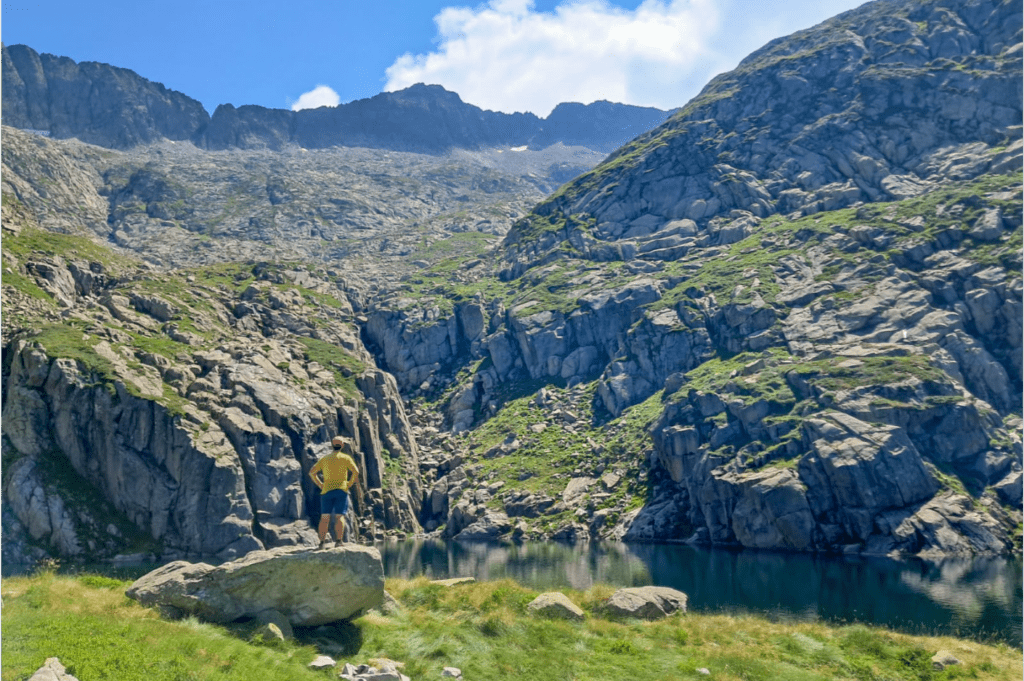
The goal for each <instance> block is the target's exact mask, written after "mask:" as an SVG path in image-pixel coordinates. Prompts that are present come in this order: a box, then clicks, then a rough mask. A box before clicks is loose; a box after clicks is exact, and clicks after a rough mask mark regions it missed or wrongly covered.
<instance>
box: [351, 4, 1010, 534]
mask: <svg viewBox="0 0 1024 681" xmlns="http://www.w3.org/2000/svg"><path fill="white" fill-rule="evenodd" d="M1020 10H1021V7H1020V3H1019V2H1016V3H1015V2H973V1H972V2H879V3H869V4H868V5H865V6H864V7H862V8H860V9H858V10H856V11H853V12H848V13H846V14H844V15H841V16H840V17H837V18H835V19H833V20H831V21H828V22H825V23H824V24H822V25H820V26H817V27H814V28H813V29H809V30H807V31H803V32H800V33H797V34H795V35H794V36H790V37H788V38H786V39H783V40H779V41H775V42H774V43H772V44H769V45H768V46H766V47H765V48H763V49H762V50H759V51H758V52H756V53H754V54H753V55H751V56H750V57H749V58H748V59H746V60H745V61H744V62H743V63H742V64H741V65H740V67H739V68H738V69H737V70H736V71H734V72H731V73H728V74H724V75H722V76H720V77H718V78H716V79H715V80H714V81H712V83H710V84H709V85H708V87H707V88H706V89H705V90H704V92H703V93H702V94H701V95H700V96H699V97H698V98H696V99H695V100H694V101H693V102H691V103H690V104H688V105H687V106H686V107H684V109H683V110H682V111H681V112H680V113H679V114H677V115H675V116H673V117H672V118H671V119H670V120H669V121H667V122H666V123H665V124H664V125H662V126H661V127H659V128H657V129H655V130H653V131H651V132H650V133H647V134H646V135H643V136H641V137H640V138H638V139H637V140H635V141H634V142H632V143H630V144H629V145H627V146H625V147H623V148H622V149H620V150H619V151H617V152H616V153H614V154H612V155H611V156H610V157H609V158H608V159H607V160H606V161H605V162H604V163H602V164H601V165H600V166H598V167H597V168H595V169H594V170H593V171H590V172H589V173H586V174H584V175H583V176H582V177H580V178H579V179H577V180H575V181H573V182H571V183H569V184H567V185H566V186H564V187H563V188H562V189H561V190H560V191H559V192H557V193H556V194H555V195H554V196H552V197H551V198H549V199H548V200H546V201H544V202H542V203H541V204H540V205H538V206H537V208H535V209H534V211H533V213H532V214H531V215H529V216H527V217H526V218H524V219H522V220H520V221H518V222H517V223H516V224H515V225H514V226H513V228H512V230H511V231H510V232H509V234H508V236H507V237H506V239H505V241H504V243H503V247H502V249H501V255H502V258H503V265H502V269H501V272H500V277H499V281H484V282H480V283H479V284H478V285H477V286H476V287H475V288H473V287H466V286H446V285H445V284H444V282H441V281H435V282H433V285H432V287H431V286H425V287H424V286H421V287H418V288H417V287H408V288H409V291H410V293H411V292H419V293H421V294H422V293H427V294H432V295H434V296H436V297H435V298H434V300H435V303H436V304H437V305H439V306H441V305H443V303H444V302H445V301H454V305H453V307H452V309H453V312H454V316H453V317H450V318H449V319H447V320H445V319H440V320H438V322H436V323H435V324H434V325H430V324H424V321H423V320H422V319H421V317H420V316H419V313H418V310H419V309H420V307H421V306H422V302H420V301H414V300H413V298H412V296H410V295H406V296H405V297H404V298H403V297H400V296H399V294H397V293H396V294H395V296H396V298H397V300H396V301H395V302H393V303H391V304H390V305H388V304H386V303H385V304H383V305H382V307H390V308H391V309H388V310H386V311H385V310H382V311H380V312H378V313H377V314H376V315H375V316H371V318H370V322H369V324H368V326H367V332H368V336H369V338H370V339H371V341H373V344H374V345H373V346H372V347H375V348H376V349H377V352H378V353H379V356H381V358H382V359H383V363H384V364H383V365H384V366H385V367H386V368H387V369H388V370H390V371H392V372H393V373H394V374H395V376H396V378H397V379H398V382H399V386H400V387H402V388H403V389H405V390H413V391H416V390H423V391H424V393H425V394H426V393H427V392H428V390H429V389H430V388H431V384H430V382H429V380H428V381H427V382H426V383H425V384H424V385H423V386H420V385H419V382H420V381H421V380H425V379H429V378H430V377H433V376H436V371H437V367H438V366H447V365H454V366H462V367H464V370H465V372H466V373H465V375H464V376H463V378H462V379H461V381H460V383H459V386H460V387H458V388H455V389H452V390H451V391H450V392H449V396H448V397H447V398H446V400H447V401H444V402H443V404H446V405H447V409H448V412H447V413H448V420H447V421H446V423H451V424H452V426H453V428H455V429H456V430H459V429H466V430H467V431H468V432H469V433H480V432H483V431H484V429H490V428H493V427H494V424H496V423H504V424H505V425H504V427H506V428H507V429H508V431H509V435H508V438H507V442H508V443H509V444H514V445H515V446H512V447H510V448H511V449H512V450H513V451H514V452H515V457H516V459H515V465H517V466H527V467H532V466H535V465H537V464H536V463H535V461H534V458H535V457H545V456H550V454H551V451H552V450H551V448H550V447H549V446H545V445H546V444H547V443H542V442H539V441H538V439H537V438H536V437H533V435H532V432H531V431H532V428H533V425H538V424H531V422H530V420H529V419H527V420H526V421H522V420H520V419H518V418H514V417H513V415H512V414H506V412H507V411H508V409H509V405H508V403H503V398H502V392H503V391H507V390H509V389H514V388H512V387H513V386H517V385H523V383H524V382H526V381H532V382H533V384H534V385H536V384H538V383H539V384H544V383H555V384H561V385H564V386H566V388H565V390H567V391H568V392H564V393H561V394H560V395H558V397H559V398H560V400H558V402H559V403H560V404H561V405H563V408H562V411H563V413H564V412H565V411H566V410H565V408H564V407H565V406H567V405H572V409H571V411H570V412H569V413H570V414H571V417H570V418H569V420H570V422H571V423H572V424H573V431H574V432H575V433H578V434H580V435H581V436H582V437H581V439H582V438H583V437H585V438H586V440H585V442H586V443H587V444H583V443H582V442H580V443H578V444H577V443H574V442H572V440H570V439H563V440H562V441H561V444H562V445H563V446H567V447H569V448H570V449H574V448H575V447H579V449H578V450H576V452H575V453H576V457H577V458H576V462H577V464H576V465H575V466H574V464H573V463H572V462H566V463H564V464H562V466H563V468H562V469H561V470H560V471H558V470H556V471H552V472H551V473H550V474H549V475H550V477H549V480H548V481H547V483H546V485H545V490H544V499H545V501H544V502H543V504H540V503H535V504H533V505H532V506H529V508H530V513H528V514H526V515H527V516H529V515H536V516H538V517H540V518H542V519H543V518H544V517H545V516H546V515H547V514H548V513H549V511H550V510H551V509H555V511H556V512H555V514H554V515H555V517H556V518H557V517H558V512H560V511H564V510H565V509H564V507H563V508H559V507H558V506H557V505H555V503H554V502H555V500H556V493H557V492H558V491H561V492H562V495H563V501H565V500H567V497H572V498H575V499H577V501H576V503H577V504H581V503H582V504H589V507H588V508H587V510H586V511H585V512H584V513H583V514H582V515H581V517H580V519H582V520H584V521H586V522H584V523H581V522H573V519H572V518H570V519H569V521H570V525H569V526H563V527H562V528H561V529H559V530H556V532H562V533H575V534H577V535H585V536H587V535H600V536H604V535H606V534H611V535H612V536H624V537H626V538H628V539H653V540H678V539H692V540H694V541H706V542H712V543H715V544H724V545H740V546H745V547H760V548H785V549H798V550H832V551H838V550H844V551H866V552H870V553H887V552H890V551H894V550H895V551H905V552H911V553H917V552H921V551H959V550H983V551H998V550H1005V549H1006V548H1007V547H1009V546H1010V545H1011V543H1012V542H1014V541H1016V542H1018V544H1019V534H1020V525H1019V523H1020V517H1021V516H1020V488H1021V473H1020V468H1021V444H1020V426H1021V421H1020V410H1021V192H1020V189H1021V182H1020V179H1021V176H1020V168H1021V126H1020V123H1021V20H1020V14H1021V12H1020ZM461 301H465V302H461ZM481 302H486V305H481ZM467 304H469V305H471V306H472V305H476V307H477V308H482V310H481V311H480V312H478V311H476V310H475V309H473V308H472V307H467ZM467 316H469V317H472V318H479V317H481V316H482V318H483V324H480V323H479V322H477V323H474V324H473V325H472V328H474V329H476V328H480V329H482V331H481V332H480V334H479V336H478V337H477V338H476V339H475V341H474V343H473V344H471V346H470V348H469V358H470V359H469V360H468V363H466V360H463V359H462V357H464V356H465V355H464V354H460V353H463V352H464V351H463V350H460V349H459V348H456V347H455V346H445V345H443V344H441V345H440V349H437V348H438V344H437V342H436V339H437V338H438V336H439V335H440V333H441V329H444V328H446V325H448V328H450V325H451V324H453V323H454V322H455V321H458V322H459V323H461V324H463V326H465V321H464V318H466V317H467ZM417 386H419V387H417ZM537 399H538V404H542V405H549V404H550V403H549V402H547V401H546V400H542V399H541V398H540V397H538V398H537ZM584 401H585V402H588V404H586V406H583V405H582V404H581V402H584ZM492 414H493V416H491V415H492ZM581 414H583V415H584V418H583V419H581V418H579V417H580V415H581ZM488 417H490V418H488ZM532 418H534V419H537V420H540V415H538V414H535V415H533V417H532ZM630 418H632V419H634V420H640V421H646V423H647V424H649V428H650V430H649V432H650V435H651V442H650V445H649V449H647V450H646V451H640V452H636V451H633V452H629V453H628V454H623V453H622V452H621V450H620V451H619V452H617V453H613V452H610V451H609V448H608V447H607V443H608V441H609V435H610V434H611V432H612V431H610V430H609V429H608V426H606V425H604V424H605V421H606V420H607V419H615V420H614V421H611V422H610V423H619V424H621V423H622V422H623V421H622V419H627V420H628V419H630ZM547 420H548V422H549V425H550V421H551V420H552V419H550V418H549V419H547ZM553 420H554V421H555V422H558V420H559V419H557V418H556V419H553ZM580 422H583V424H584V426H583V427H582V428H581V427H580V425H579V423H580ZM539 425H544V424H539ZM559 425H562V424H559ZM542 432H546V431H542ZM469 437H470V438H472V437H473V435H470V436H469ZM531 440H533V442H531ZM637 442H639V444H640V446H641V447H643V440H642V438H641V439H640V440H632V441H631V443H630V444H631V445H633V446H636V443H637ZM569 443H571V444H569ZM591 443H593V446H590V444H591ZM487 445H488V446H498V445H496V444H493V441H488V443H487ZM580 445H582V446H580ZM479 449H483V448H482V447H481V448H479ZM508 449H509V447H506V450H501V449H500V447H499V450H498V454H497V455H495V454H494V453H493V452H492V450H490V449H487V450H486V451H484V452H479V451H478V452H477V454H476V455H475V456H474V455H473V454H472V451H473V448H472V446H470V448H469V451H470V453H469V454H468V457H467V460H468V461H470V462H471V464H472V465H478V466H482V467H483V468H482V469H483V470H485V471H489V472H491V473H494V472H495V471H497V474H498V475H499V476H501V475H506V476H508V475H514V473H513V472H512V471H508V470H502V464H501V463H499V462H498V461H495V462H491V461H488V459H489V458H491V457H492V456H498V457H499V460H500V461H507V460H508V458H509V454H510V452H509V451H507V450H508ZM488 452H491V453H490V455H488ZM481 454H483V456H481ZM609 454H613V455H612V456H611V457H609ZM645 458H646V459H647V460H645ZM648 462H649V463H648ZM609 467H612V468H615V471H614V472H615V475H616V476H617V477H618V478H619V479H621V478H622V477H623V476H624V478H625V479H643V475H644V473H645V472H649V475H650V477H649V479H648V480H647V481H646V484H647V490H646V493H645V494H646V496H645V498H644V506H643V507H642V508H640V509H637V508H635V507H633V505H634V504H635V503H636V502H635V501H634V500H632V499H635V497H631V498H624V497H621V496H618V497H617V495H616V494H614V493H609V492H611V489H602V485H600V484H598V482H597V481H598V478H599V477H600V476H601V475H602V473H603V472H604V471H606V470H607V469H608V468H609ZM541 468H548V469H550V465H547V466H545V465H543V464H541ZM560 476H564V477H560ZM506 482H508V483H509V484H511V480H509V479H506ZM444 484H445V478H440V479H439V480H438V482H437V483H435V485H436V486H437V487H438V488H440V489H443V488H444ZM562 487H564V490H563V489H562ZM488 489H489V488H488ZM485 496H486V495H485ZM463 498H466V497H465V496H464V497H463ZM460 503H462V502H460ZM502 503H503V505H504V510H505V512H506V513H508V514H509V515H510V516H516V515H524V514H523V513H522V512H521V509H522V506H521V505H520V504H518V502H517V501H516V499H514V498H512V499H511V500H510V498H509V497H506V498H505V499H504V500H503V502H502ZM449 504H450V502H449ZM544 504H546V506H545V505H544ZM494 506H496V505H495V504H493V502H491V501H486V502H484V503H480V501H479V497H476V498H475V499H474V497H472V495H470V496H469V501H468V504H467V506H466V508H464V509H463V510H462V515H465V516H467V517H468V518H469V519H470V520H472V519H473V518H477V517H479V518H485V517H487V515H488V514H489V513H491V512H492V510H495V509H494V508H493V507H494ZM441 507H442V508H443V504H441ZM440 520H443V518H441V519H440ZM452 520H453V517H452V516H450V517H449V518H448V519H447V526H448V527H449V528H451V525H452ZM560 520H561V521H563V522H564V521H565V520H566V519H565V516H564V515H563V516H561V519H560ZM609 520H610V521H612V522H610V523H609ZM1014 536H1016V537H1018V539H1014V538H1013V537H1014Z"/></svg>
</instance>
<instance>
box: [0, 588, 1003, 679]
mask: <svg viewBox="0 0 1024 681" xmlns="http://www.w3.org/2000/svg"><path fill="white" fill-rule="evenodd" d="M128 584H129V582H125V581H120V580H116V579H111V578H108V577H102V576H97V575H77V576H64V575H55V574H53V573H46V572H44V573H40V574H37V575H34V576H31V577H12V578H8V579H5V580H3V584H2V595H3V621H2V624H3V632H2V633H3V681H15V680H20V679H26V678H28V677H29V676H31V674H32V673H33V672H34V671H35V670H36V669H37V668H38V667H39V666H40V665H41V664H42V663H43V661H44V660H45V659H46V658H47V657H51V656H56V657H59V658H60V659H61V662H62V663H63V664H64V665H65V666H67V667H68V668H69V671H71V673H73V674H75V675H76V676H77V677H78V678H79V679H81V680H82V681H92V680H94V679H117V680H118V681H132V680H133V679H139V680H143V679H145V680H146V681H157V680H161V679H167V680H184V679H245V680H246V681H250V680H251V679H325V678H336V677H337V671H334V672H333V673H328V672H326V671H319V672H317V671H312V670H310V669H308V668H307V666H306V665H307V664H308V663H309V662H310V661H312V659H313V658H314V657H315V656H316V655H317V654H319V653H326V654H329V655H331V656H332V657H334V658H335V659H336V660H338V662H339V665H340V664H341V663H343V662H353V663H356V664H358V663H361V662H371V663H372V660H373V659H375V658H382V657H383V658H390V659H393V660H398V661H401V662H404V663H405V668H404V670H403V671H404V673H405V674H407V675H408V676H410V677H412V679H413V680H414V681H416V680H418V679H433V678H440V673H441V669H442V667H445V666H455V667H459V668H461V669H462V672H463V676H464V678H465V679H466V680H467V681H480V680H483V679H518V678H531V679H560V680H561V679H595V680H596V679H616V678H643V679H686V678H712V679H864V680H870V679H908V680H909V679H912V680H914V681H918V680H925V679H936V680H938V679H954V678H970V679H1014V680H1017V679H1020V678H1021V676H1022V655H1021V651H1020V650H1017V649H1013V648H1010V647H1008V646H1005V645H1002V644H1000V645H986V644H982V643H978V642H974V641H966V640H962V639H955V638H948V637H926V636H909V635H904V634H897V633H892V632H889V631H886V630H883V629H875V628H869V627H865V626H860V625H855V626H846V627H834V626H828V625H825V624H820V623H796V624H786V623H774V622H769V621H767V620H765V619H762V618H757V617H736V616H726V615H698V614H685V615H677V616H674V617H670V618H668V619H666V620H663V621H660V622H653V623H648V622H640V621H621V622H618V621H610V620H607V619H605V618H603V617H601V616H600V615H599V606H600V603H601V602H602V601H603V599H605V598H607V596H609V595H610V594H611V592H612V589H611V588H610V587H606V586H599V587H594V588H592V589H590V590H588V591H586V592H574V591H566V592H565V593H566V594H567V595H568V596H569V597H570V598H571V599H572V600H573V601H574V602H576V603H577V604H578V605H580V606H581V607H582V608H583V609H584V610H585V611H586V612H587V615H588V616H587V619H586V621H585V622H583V623H570V622H565V621H560V620H548V619H542V618H539V617H535V616H531V615H530V614H528V613H527V610H526V604H527V603H529V602H530V601H531V600H532V599H533V598H534V597H535V596H536V595H537V592H535V591H531V590H529V589H525V588H523V587H521V586H519V585H517V584H515V583H514V582H511V581H500V582H487V583H476V584H465V585H458V586H455V587H442V586H439V585H436V584H430V583H429V582H427V581H426V580H425V579H418V580H411V581H406V580H388V584H387V588H388V591H389V592H390V593H392V594H393V595H394V596H395V597H396V598H397V599H398V601H399V602H400V603H401V610H400V611H399V612H397V613H395V614H393V615H391V616H384V615H382V614H379V613H376V612H371V613H369V614H367V615H365V616H363V617H361V618H359V619H358V620H356V621H355V622H354V623H351V624H346V625H339V626H334V627H328V628H321V629H319V630H298V631H297V632H296V636H297V640H296V641H294V642H288V643H275V644H267V643H264V642H262V641H261V640H259V639H258V637H256V638H254V636H253V632H254V631H255V626H254V625H253V624H236V625H231V626H216V625H210V624H205V623H201V622H198V621H196V620H195V619H186V620H182V621H167V620H163V619H161V618H160V617H159V615H158V614H157V613H156V612H155V611H153V610H149V609H147V608H143V607H141V606H139V605H138V604H136V603H135V602H134V601H131V600H129V599H127V598H126V597H125V596H124V589H125V587H126V586H127V585H128ZM938 650H948V651H950V652H952V653H953V654H954V655H955V656H956V657H957V658H959V659H960V660H961V661H962V664H960V665H957V666H954V667H950V668H948V669H946V670H944V671H942V672H935V671H933V670H932V668H931V662H930V658H931V656H932V655H933V654H934V653H935V652H936V651H938ZM699 668H706V669H707V670H709V671H710V672H711V674H710V676H706V675H702V674H700V673H699V672H698V671H697V670H698V669H699Z"/></svg>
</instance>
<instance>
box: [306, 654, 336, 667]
mask: <svg viewBox="0 0 1024 681" xmlns="http://www.w3.org/2000/svg"><path fill="white" fill-rule="evenodd" d="M337 664H338V663H337V662H335V661H334V658H331V657H328V656H327V655H317V656H316V659H314V660H313V661H312V662H310V663H309V664H308V665H307V666H308V667H309V668H310V669H328V668H330V667H334V666H335V665H337Z"/></svg>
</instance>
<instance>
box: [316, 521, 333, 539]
mask: <svg viewBox="0 0 1024 681" xmlns="http://www.w3.org/2000/svg"><path fill="white" fill-rule="evenodd" d="M330 526H331V516H330V514H327V515H321V516H320V526H319V527H317V528H316V531H317V534H319V535H320V546H323V544H324V540H326V539H327V530H328V528H329V527H330Z"/></svg>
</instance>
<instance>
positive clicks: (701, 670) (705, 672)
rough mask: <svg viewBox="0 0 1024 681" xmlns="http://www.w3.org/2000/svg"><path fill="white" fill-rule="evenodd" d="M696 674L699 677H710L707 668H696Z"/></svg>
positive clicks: (709, 671)
mask: <svg viewBox="0 0 1024 681" xmlns="http://www.w3.org/2000/svg"><path fill="white" fill-rule="evenodd" d="M697 673H698V674H700V675H701V676H711V670H709V669H708V668H707V667H697Z"/></svg>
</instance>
